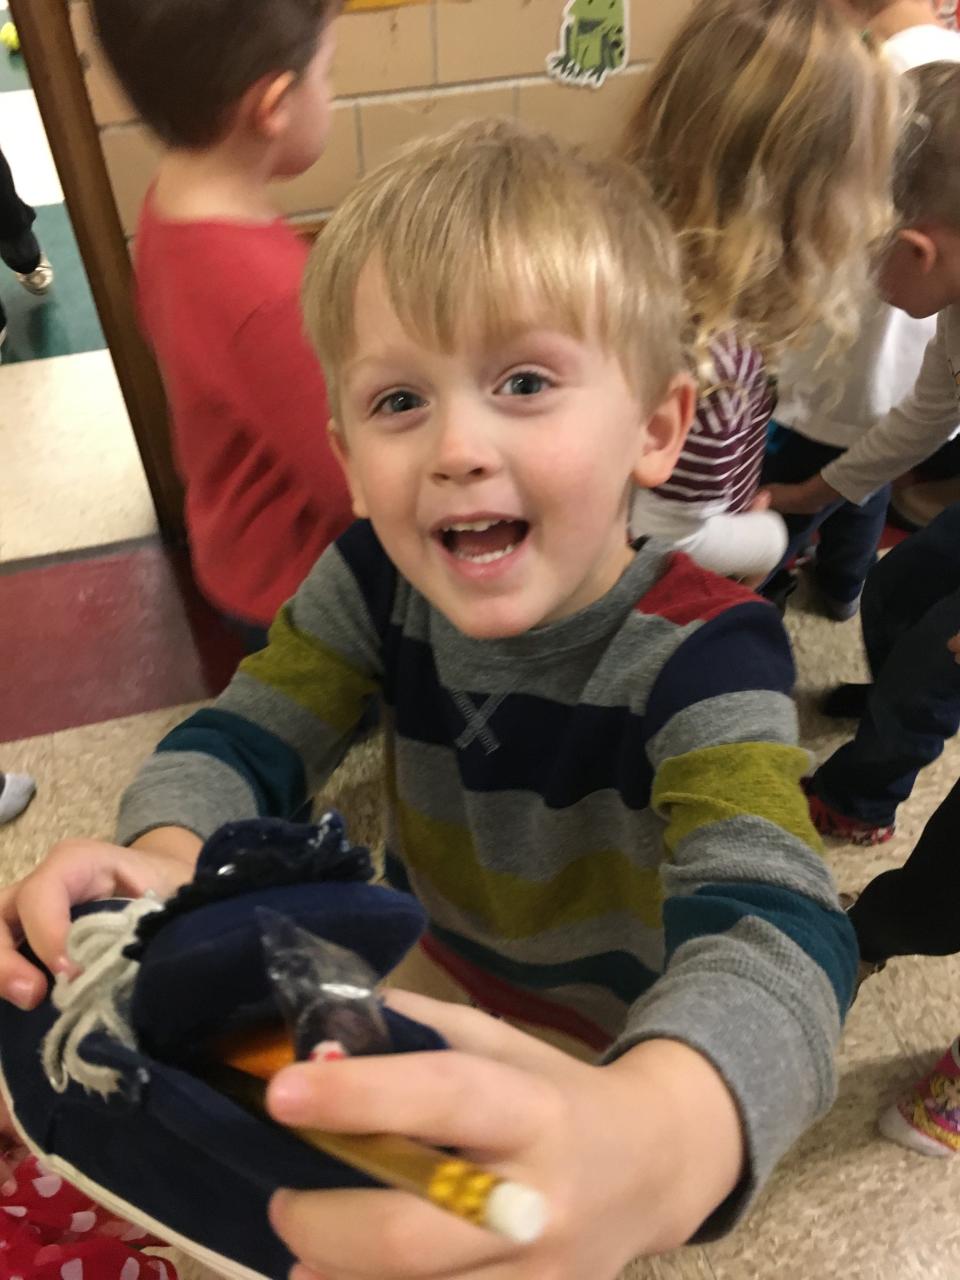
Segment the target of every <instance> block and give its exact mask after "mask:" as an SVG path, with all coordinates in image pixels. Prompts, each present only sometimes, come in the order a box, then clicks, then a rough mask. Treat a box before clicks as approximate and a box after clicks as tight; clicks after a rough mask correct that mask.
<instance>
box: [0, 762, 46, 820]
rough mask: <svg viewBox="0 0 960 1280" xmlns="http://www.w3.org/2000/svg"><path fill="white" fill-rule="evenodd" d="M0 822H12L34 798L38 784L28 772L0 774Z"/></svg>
mask: <svg viewBox="0 0 960 1280" xmlns="http://www.w3.org/2000/svg"><path fill="white" fill-rule="evenodd" d="M0 780H2V783H3V785H2V787H0V823H4V822H12V821H13V819H14V818H16V817H17V816H18V815H19V814H21V813H23V811H24V809H25V808H26V807H27V805H28V804H29V803H30V801H31V800H32V799H33V793H34V792H35V791H36V789H37V784H36V783H35V782H34V780H33V779H32V778H31V777H30V776H29V775H28V774H26V773H4V774H0Z"/></svg>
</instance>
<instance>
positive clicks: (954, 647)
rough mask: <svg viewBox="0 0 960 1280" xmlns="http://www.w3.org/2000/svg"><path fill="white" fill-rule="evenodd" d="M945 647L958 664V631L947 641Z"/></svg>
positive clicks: (959, 657) (959, 633)
mask: <svg viewBox="0 0 960 1280" xmlns="http://www.w3.org/2000/svg"><path fill="white" fill-rule="evenodd" d="M947 648H948V649H949V650H950V652H951V653H952V654H953V660H954V662H956V663H958V664H960V632H958V633H957V634H956V635H955V636H954V637H953V639H952V640H948V641H947Z"/></svg>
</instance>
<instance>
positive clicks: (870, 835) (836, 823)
mask: <svg viewBox="0 0 960 1280" xmlns="http://www.w3.org/2000/svg"><path fill="white" fill-rule="evenodd" d="M802 785H803V789H804V791H805V792H806V793H807V804H808V805H809V806H810V821H811V822H812V823H813V825H814V826H815V827H816V829H817V830H818V831H819V832H820V834H821V835H822V836H832V837H833V838H834V839H836V840H843V841H844V842H845V843H847V844H857V845H875V844H886V843H887V841H888V840H892V839H893V836H894V832H895V831H896V827H895V826H894V824H893V823H891V824H890V825H889V826H888V827H874V826H871V824H870V823H869V822H860V821H859V820H858V819H857V818H848V817H847V816H846V814H843V813H840V812H838V811H837V810H836V809H833V808H831V807H830V805H828V804H826V803H825V802H824V801H823V800H821V799H820V797H819V796H818V795H816V793H815V792H814V791H813V790H812V789H811V784H810V779H809V778H804V779H803V784H802Z"/></svg>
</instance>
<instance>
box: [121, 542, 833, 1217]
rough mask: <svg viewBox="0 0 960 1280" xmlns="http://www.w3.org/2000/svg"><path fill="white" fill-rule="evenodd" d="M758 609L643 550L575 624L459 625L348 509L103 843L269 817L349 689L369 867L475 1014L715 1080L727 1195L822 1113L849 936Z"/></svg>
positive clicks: (165, 750) (738, 1199) (295, 796)
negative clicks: (379, 726) (340, 526)
mask: <svg viewBox="0 0 960 1280" xmlns="http://www.w3.org/2000/svg"><path fill="white" fill-rule="evenodd" d="M792 682H793V665H792V660H791V656H790V651H789V646H788V644H787V641H786V637H785V635H784V633H783V630H782V627H781V625H780V621H779V618H778V616H777V614H776V612H775V611H774V610H773V609H772V608H771V607H770V606H769V605H766V604H764V603H761V602H760V601H758V600H756V598H755V597H753V596H751V595H749V593H747V592H745V591H744V590H743V589H742V588H740V587H738V586H736V585H734V584H732V583H730V582H728V581H726V580H724V579H720V578H717V577H714V576H713V575H711V574H709V573H707V572H705V571H703V570H701V569H699V568H698V567H697V566H696V565H694V564H693V562H692V561H690V560H689V559H688V558H687V557H686V556H683V555H681V554H679V553H673V554H666V555H665V554H664V553H663V551H662V550H661V549H659V548H657V547H656V546H655V545H654V544H647V545H645V546H643V547H641V549H640V550H639V551H638V553H637V555H636V556H635V558H634V560H633V562H632V564H631V565H630V567H629V568H628V569H627V571H626V572H625V574H624V575H623V576H622V578H621V579H620V581H619V582H618V584H617V585H616V586H615V587H614V588H613V590H612V591H610V592H609V593H608V594H607V595H606V596H605V597H604V598H603V599H601V600H600V601H598V602H597V603H595V604H594V605H592V606H590V607H589V608H587V609H585V610H583V611H582V612H580V613H578V614H576V615H575V616H573V617H570V618H567V619H564V620H561V621H559V622H556V623H552V624H550V625H548V626H545V627H542V628H539V629H537V630H535V631H532V632H529V633H527V634H525V635H522V636H517V637H512V638H509V639H504V640H473V639H470V638H467V637H465V636H463V635H462V634H461V633H459V632H458V631H456V630H455V629H454V627H453V626H452V625H451V624H450V623H449V622H448V621H447V620H446V618H444V617H443V616H442V615H441V614H439V613H438V612H437V611H436V610H434V609H433V608H432V607H431V605H430V604H429V603H428V602H427V601H426V600H425V599H424V598H423V597H422V596H421V595H419V594H418V592H416V591H415V590H414V589H413V588H412V587H411V586H410V584H409V583H407V582H406V581H405V580H404V579H403V578H401V577H400V576H399V575H398V573H397V571H396V569H395V568H394V567H393V565H392V564H391V562H390V561H389V559H388V558H387V556H386V554H385V553H384V551H383V549H382V547H381V546H380V543H379V541H378V540H377V538H376V536H375V534H374V532H373V530H372V528H371V526H370V525H369V524H367V523H365V522H361V523H358V524H356V525H354V526H353V527H352V528H351V529H350V530H349V531H348V532H347V533H346V534H345V535H344V536H343V537H342V538H341V539H340V540H339V542H338V543H337V544H336V545H334V546H333V547H331V548H330V549H329V550H328V551H327V552H326V553H325V554H324V556H323V557H322V559H321V560H320V561H319V563H318V564H317V566H316V568H315V569H314V571H313V573H312V574H311V576H310V577H309V578H308V579H307V581H306V583H305V584H304V585H303V587H302V588H301V590H300V592H299V593H298V594H297V596H296V597H294V599H293V601H292V602H291V603H290V604H289V605H288V606H287V607H286V608H285V609H284V610H283V611H282V612H281V613H280V615H279V616H278V618H277V620H276V622H275V623H274V626H273V628H272V631H271V635H270V644H269V647H268V648H267V649H266V650H265V651H264V652H263V653H260V654H257V655H255V656H254V657H252V658H248V659H247V660H246V661H245V662H244V663H243V665H242V666H241V668H240V670H239V672H238V673H237V675H236V676H235V678H234V680H233V682H232V683H231V685H230V687H229V688H228V689H227V690H226V692H225V693H224V694H223V695H222V696H221V698H220V699H219V700H218V701H217V702H216V703H215V704H214V706H213V707H211V708H208V709H205V710H202V711H200V712H198V713H197V714H196V715H194V716H192V717H191V718H190V719H189V720H187V721H186V722H185V723H184V724H182V725H180V726H179V727H178V728H177V729H175V730H174V731H173V732H172V733H171V734H170V735H169V736H168V737H167V738H166V739H165V740H164V741H163V742H162V743H161V744H160V746H159V747H158V749H157V752H156V754H155V755H154V756H153V757H152V758H151V759H150V761H149V762H148V763H147V765H146V766H145V767H144V769H143V771H142V772H141V774H140V775H139V777H138V778H137V779H136V780H135V782H134V783H133V785H132V786H131V788H130V789H129V791H128V792H127V794H126V796H125V798H124V802H123V806H122V811H121V819H120V833H119V837H120V839H121V840H122V841H124V842H129V841H131V840H133V839H135V838H136V837H137V836H138V835H139V834H141V833H143V832H145V831H147V830H149V829H151V828H153V827H157V826H163V825H168V824H174V825H181V826H185V827H188V828H190V829H192V830H193V831H195V832H196V833H197V834H198V835H199V836H201V837H206V836H207V835H209V834H210V832H212V831H213V830H214V829H215V828H216V827H217V826H218V825H220V824H221V823H223V822H225V821H227V820H232V819H237V818H242V817H247V816H255V815H258V814H289V813H291V812H293V811H294V810H295V809H296V808H297V807H298V806H299V805H300V804H301V803H302V802H303V800H304V798H305V797H306V796H307V795H309V794H310V793H312V792H313V791H314V790H315V789H316V788H317V787H318V786H320V785H321V784H322V783H323V781H324V780H325V779H326V778H327V776H328V775H329V774H330V773H331V771H332V770H333V769H334V767H335V766H336V765H337V763H338V762H339V760H340V759H341V758H342V756H343V754H344V752H345V750H346V748H347V746H348V744H349V742H350V739H351V735H352V734H353V732H354V730H355V728H356V726H357V725H358V723H359V722H360V720H361V718H362V716H363V715H364V712H365V710H366V708H367V707H368V705H369V703H370V702H371V700H372V699H374V698H376V697H378V696H379V697H380V699H381V700H382V705H383V719H384V727H385V732H386V737H387V776H386V780H385V798H386V802H387V809H388V850H387V857H388V872H389V875H390V878H391V879H392V880H393V881H394V883H395V884H397V885H399V886H403V887H409V888H410V889H412V891H413V892H415V893H416V894H417V896H418V897H419V898H420V899H421V900H422V902H423V903H424V904H425V906H426V908H427V910H428V912H429V916H430V920H431V926H430V933H429V937H428V939H427V944H426V945H427V946H428V948H429V949H430V950H431V952H432V954H433V955H434V957H435V958H437V959H438V960H440V962H441V963H443V964H446V965H447V967H448V968H449V969H450V970H451V971H452V972H453V973H454V974H455V976H456V977H458V978H459V980H460V981H461V982H462V983H463V984H464V985H465V986H466V987H467V988H468V990H470V991H472V992H473V994H474V995H475V996H476V998H477V999H478V1001H479V1002H480V1003H481V1004H483V1005H484V1006H486V1007H488V1008H491V1009H493V1010H495V1011H498V1012H503V1013H508V1014H511V1015H515V1016H518V1017H521V1018H524V1019H526V1020H528V1021H530V1022H534V1023H539V1024H541V1025H552V1026H555V1027H557V1028H559V1029H562V1030H565V1031H567V1032H570V1033H572V1034H575V1035H579V1036H580V1038H581V1039H583V1040H585V1041H586V1042H587V1043H588V1044H590V1045H592V1046H594V1047H595V1048H596V1049H597V1050H598V1051H604V1052H606V1054H607V1055H608V1058H609V1057H613V1056H616V1055H617V1054H620V1053H622V1052H624V1051H625V1050H626V1049H628V1048H629V1047H631V1046H633V1045H635V1044H637V1043H638V1042H640V1041H641V1040H644V1039H648V1038H652V1037H670V1038H673V1039H677V1040H680V1041H682V1042H685V1043H687V1044H689V1045H691V1046H692V1047H694V1048H696V1049H698V1050H699V1051H701V1052H702V1053H703V1054H704V1055H706V1057H707V1058H709V1059H710V1060H711V1061H712V1062H713V1063H714V1065H715V1066H716V1067H717V1069H718V1070H719V1071H720V1072H721V1074H722V1075H723V1077H724V1078H725V1079H726V1081H727V1083H728V1085H729V1086H730V1088H731V1089H732V1091H733V1093H734V1095H735V1096H736V1098H737V1100H738V1103H739V1106H740V1109H741V1114H742V1116H743V1119H744V1124H745V1131H746V1135H747V1141H748V1148H749V1153H750V1174H749V1176H748V1177H747V1179H746V1180H745V1183H744V1186H743V1188H742V1190H741V1193H739V1194H738V1195H737V1196H735V1197H734V1199H733V1201H732V1202H731V1204H730V1205H729V1206H727V1207H726V1209H725V1210H724V1212H723V1213H721V1214H720V1215H719V1217H718V1219H717V1221H716V1222H715V1223H712V1224H711V1229H720V1228H722V1227H724V1226H726V1225H728V1224H729V1221H730V1220H731V1219H732V1218H733V1217H734V1216H735V1215H736V1213H737V1212H738V1211H739V1210H740V1209H741V1208H742V1206H743V1204H744V1203H745V1202H746V1200H747V1199H748V1198H749V1196H750V1194H751V1193H752V1191H753V1190H755V1188H756V1187H757V1186H758V1185H759V1184H760V1183H761V1182H762V1181H763V1179H764V1178H765V1176H766V1175H767V1173H768V1172H769V1171H770V1169H771V1168H772V1166H773V1164H774V1163H775V1161H776V1160H777V1159H778V1158H779V1156H780V1155H781V1154H782V1153H783V1152H784V1151H785V1150H786V1148H787V1147H788V1146H789V1145H790V1144H791V1143H792V1142H793V1140H794V1139H795V1138H796V1137H797V1136H798V1135H799V1134H800V1132H801V1131H802V1130H803V1129H804V1128H805V1127H806V1126H807V1125H808V1124H809V1123H810V1122H811V1121H812V1120H813V1119H814V1118H815V1117H816V1116H817V1115H819V1114H820V1113H822V1112H823V1111H824V1110H825V1108H826V1107H827V1106H828V1105H829V1103H830V1101H831V1099H832V1096H833V1089H834V1069H833V1050H834V1046H835V1042H836V1040H837V1038H838V1035H839V1029H840V1023H841V1019H842V1015H843V1013H844V1012H845V1010H846V1007H847V1005H848V1003H849V1000H850V996H851V991H852V984H853V979H854V973H855V969H856V945H855V941H854V937H853V933H852V930H851V928H850V925H849V923H848V922H847V919H846V917H845V916H844V915H843V914H842V913H841V912H840V911H839V909H838V905H837V898H836V892H835V889H834V886H833V883H832V881H831V878H830V875H829V873H828V872H827V870H826V868H825V866H824V864H823V862H822V861H821V858H820V856H819V853H818V847H819V846H818V842H817V837H816V835H815V833H814V831H813V829H812V828H811V826H810V823H809V819H808V816H807V808H806V803H805V800H804V797H803V794H802V792H801V790H800V787H799V786H798V779H799V777H800V775H801V774H802V773H803V771H804V769H805V768H806V765H807V756H806V753H805V752H803V751H801V750H800V749H799V748H798V747H797V746H796V720H795V710H794V706H793V703H792V700H791V696H790V693H791V687H792Z"/></svg>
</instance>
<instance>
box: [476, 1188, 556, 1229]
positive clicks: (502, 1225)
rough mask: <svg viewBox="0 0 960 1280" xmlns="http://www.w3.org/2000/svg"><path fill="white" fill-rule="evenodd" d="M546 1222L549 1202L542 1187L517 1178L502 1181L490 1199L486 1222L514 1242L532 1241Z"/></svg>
mask: <svg viewBox="0 0 960 1280" xmlns="http://www.w3.org/2000/svg"><path fill="white" fill-rule="evenodd" d="M546 1224H547V1205H546V1201H545V1200H544V1198H543V1196H542V1195H541V1194H540V1192H539V1191H534V1190H533V1189H532V1188H530V1187H522V1186H521V1185H520V1184H519V1183H518V1182H501V1183H500V1185H499V1186H498V1187H495V1188H494V1189H493V1191H492V1192H491V1195H490V1199H489V1200H488V1201H487V1226H488V1227H489V1228H490V1230H491V1231H496V1233H497V1234H498V1235H501V1236H505V1237H506V1238H507V1239H508V1240H512V1241H513V1242H514V1244H533V1242H534V1241H535V1240H539V1239H540V1237H541V1236H542V1235H543V1229H544V1227H545V1226H546Z"/></svg>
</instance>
